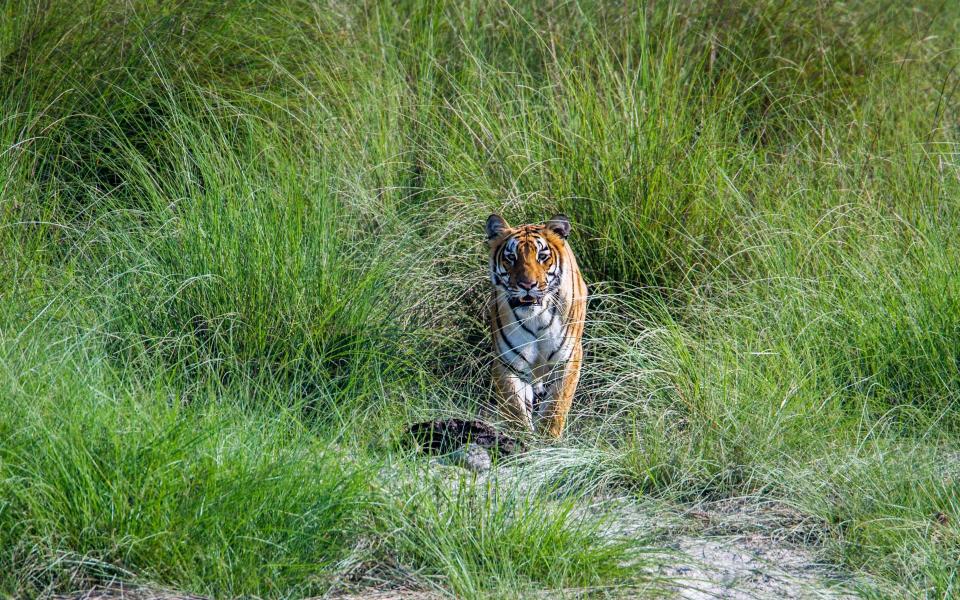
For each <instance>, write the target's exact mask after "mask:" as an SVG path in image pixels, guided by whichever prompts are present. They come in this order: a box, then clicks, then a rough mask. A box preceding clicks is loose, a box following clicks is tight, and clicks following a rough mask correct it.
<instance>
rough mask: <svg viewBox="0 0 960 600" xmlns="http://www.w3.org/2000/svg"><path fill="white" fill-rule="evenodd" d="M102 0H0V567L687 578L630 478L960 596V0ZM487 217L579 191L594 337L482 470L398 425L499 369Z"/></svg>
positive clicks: (16, 574)
mask: <svg viewBox="0 0 960 600" xmlns="http://www.w3.org/2000/svg"><path fill="white" fill-rule="evenodd" d="M73 7H74V5H73V4H72V3H66V2H63V1H61V0H52V1H50V2H36V1H18V2H13V3H12V4H10V5H8V6H6V7H5V8H3V9H0V90H2V92H0V266H2V268H0V492H2V493H0V548H2V549H0V593H6V594H11V595H17V596H35V595H42V594H44V593H47V592H50V591H53V590H68V589H75V588H77V587H82V586H84V585H90V584H92V583H95V582H98V581H100V582H102V581H106V580H109V579H110V578H112V577H120V578H123V579H128V580H133V581H139V582H143V583H149V584H153V585H160V586H165V587H174V588H182V589H187V590H191V591H195V592H200V593H209V594H215V595H217V596H229V595H244V594H246V595H256V596H265V597H267V596H268V597H299V596H304V595H308V594H321V593H324V592H327V591H329V590H332V589H340V588H350V587H355V586H356V585H362V584H363V582H369V581H380V582H385V584H386V585H406V586H413V587H422V588H429V589H439V590H442V591H444V592H446V593H448V594H450V595H454V596H458V597H484V596H496V595H497V594H498V593H500V594H502V593H504V591H505V590H513V589H517V590H524V591H528V592H530V593H535V592H538V591H542V590H546V589H552V590H554V591H556V590H558V589H561V588H568V589H570V588H577V589H579V588H590V589H594V590H614V589H617V588H618V587H620V586H623V585H653V584H649V583H648V582H649V581H650V579H649V577H648V576H647V575H646V574H645V573H646V572H647V569H646V567H647V566H649V565H651V564H652V563H653V560H652V559H649V558H645V556H646V555H645V554H643V553H641V552H639V551H640V550H641V549H642V544H644V543H645V542H644V541H643V540H634V541H633V542H632V543H626V542H622V541H611V540H609V539H606V538H604V537H603V536H601V535H600V533H599V532H600V531H601V530H602V527H603V520H604V519H605V518H609V515H606V516H604V515H603V514H602V511H601V514H599V516H589V517H588V516H582V515H585V514H586V513H584V512H583V510H582V509H583V508H584V507H585V506H587V505H588V504H590V503H591V502H592V500H591V498H592V496H593V495H594V494H595V493H602V494H606V495H620V496H643V497H647V498H653V499H655V500H656V502H658V503H660V502H662V503H665V504H670V503H679V504H683V503H690V502H698V501H700V500H704V499H716V498H725V497H731V496H739V495H745V494H751V495H758V496H761V497H763V498H765V499H772V500H783V501H787V502H789V503H790V504H791V505H792V506H794V507H795V508H796V509H798V510H800V511H801V512H803V513H805V514H806V515H808V516H809V517H811V518H812V519H815V520H816V521H817V522H819V523H822V524H823V530H824V534H823V540H822V541H823V548H824V555H825V558H827V559H828V560H830V561H832V562H834V563H835V564H837V565H838V566H839V567H841V568H843V569H845V570H846V571H848V572H849V573H851V574H853V575H855V576H861V577H860V580H861V581H863V582H864V583H863V584H862V592H863V593H864V595H867V596H894V597H896V596H912V597H916V596H924V597H930V598H940V597H943V598H946V597H951V596H953V595H955V594H956V593H957V589H958V586H960V580H958V575H957V573H958V568H957V564H958V562H960V525H958V524H960V467H958V466H957V460H958V456H960V444H958V442H957V439H958V437H957V436H958V434H960V410H958V400H960V370H958V364H960V326H958V323H960V278H958V277H957V275H956V272H957V267H956V265H957V264H958V259H960V244H958V242H957V235H956V232H957V230H958V229H960V210H958V206H960V205H958V203H957V201H956V199H957V198H958V197H960V169H958V166H957V156H958V146H957V143H958V141H960V140H958V130H957V126H956V123H957V122H958V118H960V110H958V109H960V103H958V101H957V97H956V94H957V89H958V86H960V76H958V73H957V70H956V68H955V67H956V65H957V61H958V59H960V55H958V53H957V50H956V48H955V46H956V44H955V40H956V39H958V34H960V10H958V9H957V8H956V7H955V6H954V3H950V2H942V1H930V2H921V3H920V4H919V5H917V6H916V7H906V6H903V5H902V3H899V2H893V1H889V0H869V1H866V2H859V3H845V4H844V3H840V4H835V3H826V2H805V1H800V0H776V1H775V0H737V1H735V2H726V3H722V7H718V6H716V3H708V2H701V1H699V0H693V1H690V2H667V3H654V4H648V5H642V6H641V5H636V4H632V3H628V4H626V5H621V6H614V5H612V4H611V3H605V2H596V3H594V2H588V1H582V2H578V3H574V2H568V3H555V4H552V5H547V6H541V3H536V2H521V1H511V2H466V3H452V2H451V3H432V2H418V1H415V0H411V1H407V2H399V3H385V2H366V3H361V4H359V5H354V4H353V3H337V2H329V3H328V2H318V3H312V2H306V1H290V2H281V3H261V2H256V1H253V0H237V1H230V2H226V3H223V2H182V3H175V4H170V3H166V2H155V1H150V0H138V1H136V2H120V1H113V0H103V1H99V2H87V3H83V5H82V6H81V8H80V10H79V11H78V10H75V9H74V8H73ZM492 211H499V212H502V213H503V214H505V216H507V218H508V220H510V221H511V222H522V221H525V220H541V219H543V218H544V217H546V216H548V215H549V214H553V213H555V212H565V213H567V214H568V215H570V217H571V220H572V221H573V223H574V233H573V238H572V243H573V244H574V247H575V250H576V252H577V255H578V257H579V259H580V262H581V265H582V267H583V270H584V273H585V276H586V278H587V280H588V282H589V283H590V287H591V293H592V300H591V304H590V308H589V310H590V313H589V314H590V322H589V324H588V327H587V331H586V336H587V339H586V350H587V355H588V358H587V366H586V367H585V371H584V376H583V381H582V384H581V388H580V392H579V394H578V397H577V400H576V403H575V411H574V412H575V414H574V415H573V418H572V421H571V424H570V428H569V430H568V433H567V435H566V437H565V439H564V440H563V442H562V444H561V445H560V446H559V447H556V448H544V449H542V450H538V451H537V452H535V453H534V454H533V455H532V456H531V457H530V458H529V462H531V463H532V464H533V466H532V472H536V473H538V474H540V475H541V476H542V477H541V478H540V479H541V481H540V483H541V484H542V485H537V486H533V487H530V486H529V485H528V486H526V487H523V488H522V489H511V488H509V487H504V485H505V484H504V482H502V481H501V482H499V483H498V484H497V485H496V486H493V487H484V485H486V484H478V485H480V487H479V488H474V487H472V486H473V485H474V484H470V483H469V482H465V483H462V484H461V485H460V486H459V487H455V488H452V489H454V491H452V492H451V491H450V490H451V488H449V487H444V486H440V485H439V484H437V483H436V482H435V481H434V480H433V479H432V477H430V476H427V475H425V474H424V472H423V468H424V467H423V465H422V463H421V462H420V461H418V460H417V459H415V458H413V457H410V456H408V455H407V454H406V453H405V452H403V451H401V450H398V447H397V445H396V442H397V440H398V437H399V435H400V432H401V431H402V428H403V425H404V423H406V422H408V421H410V420H413V419H418V418H426V417H429V416H433V415H437V414H447V415H461V416H463V415H473V414H476V413H477V412H478V411H479V410H480V409H481V408H482V407H483V406H484V405H486V404H487V403H488V402H489V400H490V395H489V390H488V387H487V380H488V376H489V374H488V371H487V365H488V361H489V358H490V355H489V350H488V348H487V337H486V324H485V323H484V322H483V319H482V317H481V315H482V310H481V307H482V305H483V303H484V302H485V300H486V287H485V286H486V282H485V270H486V267H485V263H486V258H485V250H484V244H483V240H482V224H483V220H484V219H485V217H486V215H487V214H488V213H490V212H492ZM464 486H466V487H464ZM558 491H559V492H562V493H558ZM644 505H645V506H646V503H645V504H644ZM575 515H576V516H577V518H576V519H572V516H575ZM571 520H572V522H571ZM564 523H570V524H571V527H569V528H565V527H562V526H561V525H562V524H564ZM625 565H629V569H627V571H629V572H626V571H625V569H626V566H625Z"/></svg>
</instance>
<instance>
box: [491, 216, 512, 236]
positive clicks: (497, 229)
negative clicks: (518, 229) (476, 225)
mask: <svg viewBox="0 0 960 600" xmlns="http://www.w3.org/2000/svg"><path fill="white" fill-rule="evenodd" d="M509 227H510V226H509V225H507V222H506V221H504V220H503V217H501V216H500V215H490V216H489V217H487V241H488V242H489V241H490V240H493V239H496V238H498V237H500V234H502V233H503V232H504V231H506V230H507V229H508V228H509Z"/></svg>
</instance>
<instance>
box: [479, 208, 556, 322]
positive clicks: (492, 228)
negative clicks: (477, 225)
mask: <svg viewBox="0 0 960 600" xmlns="http://www.w3.org/2000/svg"><path fill="white" fill-rule="evenodd" d="M568 235H570V221H569V219H567V217H566V216H564V215H556V216H554V217H552V218H551V219H550V220H549V221H547V222H546V223H541V224H533V225H521V226H519V227H510V226H509V225H507V222H506V221H505V220H504V219H503V217H501V216H500V215H490V217H489V218H488V219H487V243H488V244H489V245H490V281H491V282H492V283H493V286H494V287H495V288H498V289H501V290H503V291H505V292H506V294H507V297H508V299H509V302H510V305H511V307H512V308H517V307H519V306H536V305H540V304H541V303H542V302H543V299H544V297H546V296H547V295H548V294H550V293H551V292H553V291H554V290H555V289H557V288H558V287H559V286H560V281H561V277H562V275H563V264H562V263H563V251H564V244H565V243H566V242H565V240H566V238H567V236H568Z"/></svg>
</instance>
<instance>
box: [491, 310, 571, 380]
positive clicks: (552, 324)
mask: <svg viewBox="0 0 960 600" xmlns="http://www.w3.org/2000/svg"><path fill="white" fill-rule="evenodd" d="M496 313H497V316H498V317H499V323H494V328H495V329H497V328H499V332H495V333H496V335H495V339H496V341H497V351H498V353H499V355H500V358H501V360H503V361H505V362H507V363H508V364H509V365H510V366H511V367H512V368H513V369H514V370H515V371H517V372H521V373H527V374H529V375H531V376H532V377H533V378H539V377H542V376H543V375H545V374H546V373H548V372H549V371H550V369H551V368H552V367H553V365H555V364H557V363H559V362H564V361H566V360H567V358H569V356H568V355H569V352H568V349H567V344H566V338H565V331H566V328H565V326H564V318H563V316H562V315H561V314H560V311H559V309H558V308H556V307H553V306H521V307H517V308H513V309H511V308H510V307H509V305H501V306H500V307H499V309H498V310H497V311H496Z"/></svg>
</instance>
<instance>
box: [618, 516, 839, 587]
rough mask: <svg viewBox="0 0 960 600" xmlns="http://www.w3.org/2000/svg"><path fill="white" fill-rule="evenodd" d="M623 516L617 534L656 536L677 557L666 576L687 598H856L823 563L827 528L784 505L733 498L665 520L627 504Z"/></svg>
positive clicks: (662, 572)
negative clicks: (822, 543) (820, 554)
mask: <svg viewBox="0 0 960 600" xmlns="http://www.w3.org/2000/svg"><path fill="white" fill-rule="evenodd" d="M617 514H618V515H619V517H618V518H617V520H616V521H615V522H614V523H613V524H612V525H611V531H613V530H614V529H618V530H619V535H631V532H634V531H636V532H637V535H642V532H644V531H645V532H647V533H648V534H649V532H650V531H654V532H656V533H655V539H656V543H657V544H662V545H663V546H664V547H665V548H666V549H668V551H670V552H671V553H672V558H673V561H670V560H668V561H667V562H666V564H667V565H668V566H665V567H663V568H662V569H661V571H660V573H661V574H662V575H665V576H667V577H669V578H670V579H672V580H673V581H674V582H675V583H674V589H675V590H676V592H677V595H678V597H680V598H685V599H688V600H705V599H714V598H722V599H729V600H746V599H753V598H771V599H773V598H783V599H800V598H835V599H836V598H852V597H853V595H852V593H851V592H850V586H851V581H850V580H849V578H847V577H844V576H843V575H842V574H841V573H839V572H838V571H837V570H836V569H835V568H832V567H831V566H830V565H827V564H824V563H823V562H822V561H821V560H820V559H819V558H818V555H817V549H818V545H819V540H820V539H822V535H823V525H822V524H820V523H816V522H814V521H813V520H811V519H809V518H806V517H804V516H803V515H802V514H800V513H798V512H797V511H794V510H792V509H790V508H789V507H787V506H784V505H782V504H776V503H770V502H760V501H758V500H757V499H755V498H741V499H732V500H724V501H721V502H713V503H704V504H701V505H699V506H697V507H696V508H692V509H688V510H685V511H683V512H677V513H674V514H673V515H670V516H668V517H666V518H664V515H663V514H662V513H661V512H660V511H656V512H655V513H651V512H650V511H649V510H644V509H643V508H642V507H640V506H638V505H636V504H630V503H623V504H621V506H619V507H618V509H617ZM654 514H655V515H656V517H655V518H656V523H654V522H652V519H653V518H654V517H653V515H654ZM668 514H669V513H668Z"/></svg>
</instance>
